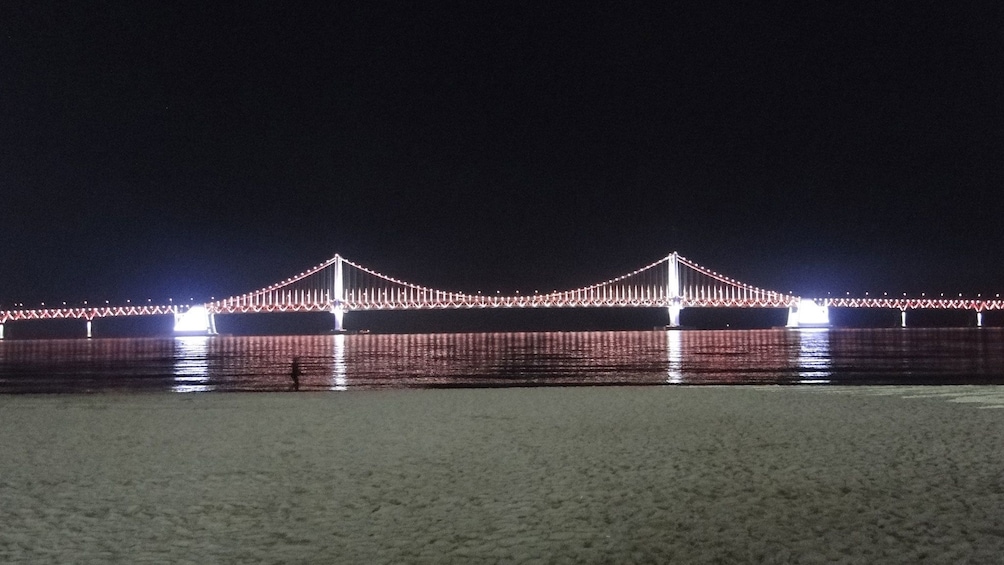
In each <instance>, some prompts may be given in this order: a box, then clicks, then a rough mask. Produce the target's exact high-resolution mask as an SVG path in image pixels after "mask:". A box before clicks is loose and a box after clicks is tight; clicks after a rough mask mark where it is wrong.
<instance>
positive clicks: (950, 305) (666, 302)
mask: <svg viewBox="0 0 1004 565" xmlns="http://www.w3.org/2000/svg"><path fill="white" fill-rule="evenodd" d="M594 307H609V308H621V307H635V308H665V309H666V310H667V312H668V322H669V323H668V324H667V326H666V327H667V328H678V327H679V326H680V312H681V310H683V309H684V308H787V309H788V323H787V325H788V326H789V327H813V326H817V327H818V326H827V325H829V308H882V309H893V310H900V312H901V325H902V326H904V327H905V326H906V312H907V311H908V310H912V309H941V310H967V311H972V312H975V313H976V325H977V326H981V325H982V323H983V312H985V311H990V310H1004V301H1002V300H1001V299H1000V295H999V294H998V295H997V296H996V297H995V298H994V299H984V298H982V297H977V298H975V299H973V298H962V297H959V298H928V297H925V296H922V297H920V298H911V297H906V296H903V297H882V298H877V297H864V298H856V297H850V296H846V297H833V298H831V297H827V298H804V297H800V296H795V295H793V294H788V293H783V292H777V291H773V290H767V289H763V288H759V287H756V286H752V285H749V284H746V283H743V282H740V281H737V280H735V279H732V278H730V277H728V276H726V275H723V274H721V273H718V272H716V271H712V270H710V269H707V268H705V267H702V266H701V265H699V264H697V263H694V262H693V261H690V260H689V259H686V258H684V257H682V256H680V255H679V254H678V253H671V254H669V255H667V256H666V257H663V258H662V259H659V260H658V261H656V262H654V263H651V264H649V265H646V266H644V267H641V268H639V269H636V270H634V271H632V272H630V273H627V274H624V275H621V276H619V277H615V278H611V279H609V280H606V281H602V282H598V283H595V284H591V285H589V286H584V287H581V288H577V289H574V290H565V291H554V292H550V293H546V294H542V293H539V292H534V293H532V294H518V293H517V294H515V295H508V296H503V295H500V294H494V295H492V294H482V293H480V292H478V293H473V294H472V293H463V292H451V291H445V290H437V289H434V288H429V287H425V286H421V285H418V284H413V283H410V282H406V281H403V280H399V279H396V278H393V277H390V276H387V275H384V274H381V273H378V272H376V271H374V270H372V269H369V268H367V267H364V266H362V265H360V264H358V263H354V262H352V261H349V260H348V259H345V258H344V257H342V256H340V255H335V256H334V257H332V258H331V259H329V260H327V261H325V262H323V263H321V264H319V265H316V266H314V267H312V268H310V269H308V270H306V271H303V272H301V273H300V274H298V275H296V276H293V277H289V278H287V279H285V280H283V281H279V282H277V283H275V284H272V285H269V286H267V287H265V288H262V289H259V290H255V291H252V292H247V293H245V294H241V295H239V296H231V297H229V298H224V299H222V300H215V301H211V302H207V303H205V304H197V305H181V304H168V305H152V304H147V305H133V304H126V305H117V306H115V305H109V304H106V305H104V306H86V305H85V306H80V307H63V308H46V307H44V306H43V307H41V308H24V307H20V308H16V309H11V310H0V339H3V335H4V334H3V330H4V324H6V323H8V322H16V321H22V320H56V319H82V320H86V321H87V337H91V335H92V325H91V324H92V321H93V320H94V319H95V318H107V317H120V316H159V315H173V316H174V317H175V331H176V332H184V333H208V334H214V333H216V323H215V316H216V315H217V314H249V313H260V312H330V313H331V314H333V316H334V321H335V330H336V331H342V329H343V320H344V316H345V314H346V313H347V312H354V311H366V310H436V309H439V310H445V309H487V308H594Z"/></svg>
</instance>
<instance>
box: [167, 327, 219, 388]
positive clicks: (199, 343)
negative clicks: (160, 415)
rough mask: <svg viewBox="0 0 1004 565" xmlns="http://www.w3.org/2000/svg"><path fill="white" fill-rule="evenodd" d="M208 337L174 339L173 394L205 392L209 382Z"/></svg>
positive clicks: (180, 337)
mask: <svg viewBox="0 0 1004 565" xmlns="http://www.w3.org/2000/svg"><path fill="white" fill-rule="evenodd" d="M210 339H212V338H210V337H208V336H179V337H176V338H175V339H174V382H175V384H174V386H172V387H171V390H172V391H174V392H206V391H209V390H212V388H211V387H210V386H209V385H208V384H206V383H207V382H208V381H209V360H208V356H209V340H210Z"/></svg>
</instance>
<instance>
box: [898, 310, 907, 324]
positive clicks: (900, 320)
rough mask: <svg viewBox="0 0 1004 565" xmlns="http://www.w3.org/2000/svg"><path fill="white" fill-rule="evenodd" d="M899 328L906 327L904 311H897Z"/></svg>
mask: <svg viewBox="0 0 1004 565" xmlns="http://www.w3.org/2000/svg"><path fill="white" fill-rule="evenodd" d="M899 327H901V328H905V327H906V310H900V311H899Z"/></svg>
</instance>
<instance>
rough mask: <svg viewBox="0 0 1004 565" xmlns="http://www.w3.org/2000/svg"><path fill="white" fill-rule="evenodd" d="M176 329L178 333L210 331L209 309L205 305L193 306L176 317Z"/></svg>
mask: <svg viewBox="0 0 1004 565" xmlns="http://www.w3.org/2000/svg"><path fill="white" fill-rule="evenodd" d="M174 331H175V332H177V333H208V332H209V311H208V310H206V307H205V306H192V307H191V308H189V309H188V311H187V312H185V313H184V314H178V315H177V316H175V318H174Z"/></svg>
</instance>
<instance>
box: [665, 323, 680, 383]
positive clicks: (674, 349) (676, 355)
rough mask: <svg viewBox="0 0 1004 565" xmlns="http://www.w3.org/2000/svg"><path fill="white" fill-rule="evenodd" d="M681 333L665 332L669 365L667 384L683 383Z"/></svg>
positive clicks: (677, 331) (678, 331)
mask: <svg viewBox="0 0 1004 565" xmlns="http://www.w3.org/2000/svg"><path fill="white" fill-rule="evenodd" d="M682 335H683V331H682V330H669V331H667V332H666V357H667V358H668V361H669V365H668V367H667V374H668V375H669V378H667V379H666V382H667V383H669V384H674V385H675V384H680V383H682V382H683V337H682Z"/></svg>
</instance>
